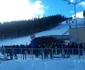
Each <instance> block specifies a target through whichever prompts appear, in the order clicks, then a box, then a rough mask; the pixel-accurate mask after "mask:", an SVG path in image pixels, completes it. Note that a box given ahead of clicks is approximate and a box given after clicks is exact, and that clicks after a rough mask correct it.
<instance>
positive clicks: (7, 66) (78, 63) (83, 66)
mask: <svg viewBox="0 0 85 70" xmlns="http://www.w3.org/2000/svg"><path fill="white" fill-rule="evenodd" d="M0 70H85V61H84V60H72V59H57V60H51V59H49V60H9V61H4V62H2V63H1V64H0Z"/></svg>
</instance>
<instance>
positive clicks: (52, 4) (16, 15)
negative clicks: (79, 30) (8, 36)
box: [0, 0, 85, 22]
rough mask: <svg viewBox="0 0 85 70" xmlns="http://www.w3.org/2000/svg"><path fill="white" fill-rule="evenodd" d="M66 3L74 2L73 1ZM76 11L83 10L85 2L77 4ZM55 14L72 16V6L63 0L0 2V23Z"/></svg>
mask: <svg viewBox="0 0 85 70" xmlns="http://www.w3.org/2000/svg"><path fill="white" fill-rule="evenodd" d="M68 1H70V2H73V3H74V2H75V0H68ZM77 1H79V0H77ZM76 9H77V12H81V11H83V10H85V0H83V1H82V2H81V3H78V4H77V6H76ZM56 14H62V15H64V16H66V17H69V16H72V14H74V6H73V5H72V4H71V5H68V4H67V2H66V1H63V0H0V22H6V21H15V20H27V19H32V18H34V17H38V16H39V17H43V16H50V15H56Z"/></svg>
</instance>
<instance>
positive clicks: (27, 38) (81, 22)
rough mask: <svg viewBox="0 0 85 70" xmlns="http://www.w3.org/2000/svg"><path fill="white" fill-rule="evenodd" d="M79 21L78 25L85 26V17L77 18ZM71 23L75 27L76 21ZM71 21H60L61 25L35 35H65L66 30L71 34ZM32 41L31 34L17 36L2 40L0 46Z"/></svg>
mask: <svg viewBox="0 0 85 70" xmlns="http://www.w3.org/2000/svg"><path fill="white" fill-rule="evenodd" d="M77 23H78V27H82V26H84V19H83V18H78V19H77ZM70 25H71V26H72V27H75V25H76V24H75V21H74V23H72V22H71V21H70ZM68 30H69V23H66V21H64V22H62V23H60V25H59V26H56V27H54V28H52V29H50V30H46V31H42V32H39V33H36V34H35V36H36V37H40V36H49V35H63V34H64V33H65V32H67V33H66V35H69V32H68ZM30 41H31V39H30V36H25V37H21V38H15V39H6V40H0V46H2V45H20V44H26V43H27V44H29V43H30Z"/></svg>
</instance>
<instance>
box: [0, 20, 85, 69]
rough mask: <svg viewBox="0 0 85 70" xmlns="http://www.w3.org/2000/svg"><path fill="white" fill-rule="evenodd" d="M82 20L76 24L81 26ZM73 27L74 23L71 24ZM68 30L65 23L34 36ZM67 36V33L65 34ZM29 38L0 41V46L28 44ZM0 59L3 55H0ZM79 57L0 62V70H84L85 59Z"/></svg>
mask: <svg viewBox="0 0 85 70" xmlns="http://www.w3.org/2000/svg"><path fill="white" fill-rule="evenodd" d="M82 20H83V19H78V23H80V24H81V23H82V24H83V21H82ZM71 24H73V25H74V23H71ZM68 29H69V24H66V21H64V22H62V24H60V25H59V26H56V27H55V28H53V29H50V30H47V31H43V32H40V33H37V34H35V35H36V37H39V36H48V35H62V34H63V33H65V32H67V31H68ZM67 34H69V33H67ZM30 40H31V39H30V36H26V37H21V38H16V39H6V40H0V46H1V45H14V44H15V45H16V44H19V45H20V44H26V43H28V44H29V43H30ZM0 57H3V55H2V54H1V53H0ZM78 57H79V56H78V55H77V56H76V55H75V56H71V58H56V59H43V60H42V59H40V58H37V59H36V58H33V60H32V59H27V60H23V59H18V60H8V61H2V60H0V70H85V58H81V59H79V58H78Z"/></svg>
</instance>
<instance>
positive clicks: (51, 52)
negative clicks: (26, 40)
mask: <svg viewBox="0 0 85 70" xmlns="http://www.w3.org/2000/svg"><path fill="white" fill-rule="evenodd" d="M78 50H79V52H78ZM84 52H85V51H84V49H78V48H26V49H23V48H10V49H9V48H6V49H0V53H1V54H3V57H4V58H5V59H32V60H33V59H35V58H39V59H55V58H70V57H71V55H74V56H81V57H83V58H84Z"/></svg>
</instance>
